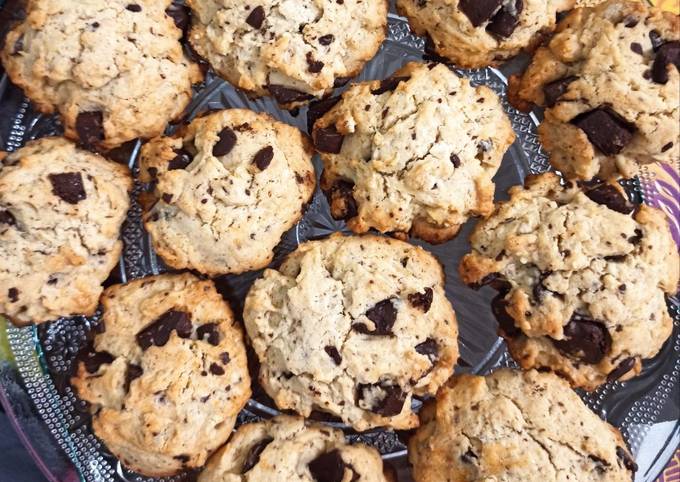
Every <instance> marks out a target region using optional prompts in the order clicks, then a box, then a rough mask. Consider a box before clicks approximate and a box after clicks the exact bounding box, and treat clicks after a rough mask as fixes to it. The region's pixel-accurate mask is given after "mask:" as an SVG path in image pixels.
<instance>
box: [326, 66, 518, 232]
mask: <svg viewBox="0 0 680 482" xmlns="http://www.w3.org/2000/svg"><path fill="white" fill-rule="evenodd" d="M313 137H314V143H315V146H316V148H317V150H318V151H319V152H320V154H321V158H322V160H323V163H324V172H323V175H322V179H321V183H322V186H321V187H322V188H323V189H324V191H325V192H326V195H327V197H328V198H329V204H330V205H331V213H332V214H333V217H335V218H336V219H346V220H347V225H348V227H349V228H350V229H351V230H352V231H354V232H357V233H363V232H366V231H368V230H369V229H376V230H378V231H380V232H383V233H388V232H389V233H395V234H397V235H401V236H405V235H406V234H409V233H410V234H411V235H413V236H415V237H418V238H421V239H424V240H426V241H428V242H431V243H439V242H444V241H447V240H449V239H451V238H452V237H454V236H455V235H456V233H457V232H458V230H459V229H460V226H461V225H462V224H463V223H465V221H467V219H468V218H469V217H470V216H475V215H486V214H488V213H490V212H491V210H492V209H493V197H494V187H495V186H494V183H493V182H492V178H493V176H494V175H495V174H496V171H497V170H498V168H499V166H500V163H501V160H502V158H503V155H504V154H505V152H506V150H507V149H508V148H509V147H510V145H511V144H512V142H513V141H514V139H515V134H514V132H513V130H512V126H511V124H510V121H509V119H508V118H507V116H506V115H505V112H504V111H503V107H502V106H501V103H500V101H499V99H498V97H497V96H496V94H495V93H494V92H493V91H491V90H490V89H489V88H487V87H473V86H471V85H470V82H469V81H468V80H467V79H461V78H459V77H458V76H457V75H456V74H454V73H453V72H452V71H451V70H449V69H448V68H447V67H446V66H445V65H443V64H430V65H426V64H420V63H416V62H411V63H408V64H406V65H405V66H404V67H403V68H401V69H400V70H398V71H396V72H395V73H394V74H393V76H392V77H390V78H388V79H386V80H384V81H377V80H376V81H371V82H364V83H360V84H356V85H353V86H351V87H350V88H349V89H348V90H347V91H346V92H344V93H343V95H342V98H341V99H340V100H339V101H338V103H337V104H336V105H335V106H334V107H332V108H331V109H330V110H329V111H328V112H327V113H325V114H324V115H323V116H322V117H321V118H320V119H319V120H317V121H316V123H315V127H314V130H313Z"/></svg>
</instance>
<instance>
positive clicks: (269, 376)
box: [243, 235, 458, 431]
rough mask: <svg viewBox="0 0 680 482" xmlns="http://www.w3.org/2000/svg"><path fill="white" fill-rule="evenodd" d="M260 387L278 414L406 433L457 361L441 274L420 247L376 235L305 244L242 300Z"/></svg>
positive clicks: (454, 330)
mask: <svg viewBox="0 0 680 482" xmlns="http://www.w3.org/2000/svg"><path fill="white" fill-rule="evenodd" d="M243 317H244V321H245V325H246V330H247V331H248V334H249V337H250V339H251V341H252V346H253V348H254V349H255V352H256V354H257V356H258V358H259V360H260V363H261V368H260V376H259V378H260V383H261V384H262V386H263V388H264V389H265V391H266V392H267V394H268V395H269V396H271V397H272V398H273V399H274V401H275V402H276V404H277V406H278V407H279V408H281V409H292V410H295V411H296V412H298V413H299V414H301V415H303V416H309V415H310V413H311V412H312V411H313V410H320V411H324V412H327V413H330V414H333V415H336V416H338V417H340V418H341V419H342V420H343V421H344V422H345V423H347V424H349V425H352V426H353V427H354V428H355V429H357V430H360V431H361V430H367V429H369V428H372V427H379V426H388V427H393V428H411V427H415V426H416V425H417V423H418V418H417V416H416V414H415V413H414V412H413V411H412V408H411V400H412V398H413V396H414V395H418V396H420V395H428V394H433V393H435V392H436V390H437V388H438V387H439V386H440V385H441V384H442V383H443V382H444V381H445V380H446V379H447V378H448V377H449V376H450V375H451V373H452V372H453V366H454V364H455V362H456V360H457V358H458V344H457V336H458V328H457V324H456V317H455V313H454V312H453V308H452V307H451V304H450V303H449V301H448V300H447V299H446V294H445V293H444V273H443V270H442V268H441V266H440V265H439V263H438V262H437V260H436V259H435V258H434V257H433V256H432V255H430V254H429V253H427V252H426V251H424V250H423V249H422V248H419V247H415V246H411V245H409V244H408V243H404V242H402V241H397V240H394V239H390V238H383V237H377V236H350V237H343V236H340V235H334V236H332V237H330V238H328V239H325V240H323V241H310V242H307V243H305V244H302V245H301V246H300V247H299V248H298V250H297V251H295V252H293V253H292V254H291V255H289V257H288V258H287V259H286V261H284V263H283V264H282V265H281V267H280V268H279V270H278V271H275V270H271V269H270V270H266V271H265V273H264V277H263V278H261V279H259V280H257V281H256V282H255V284H254V285H253V287H252V288H251V290H250V292H249V293H248V296H247V297H246V301H245V309H244V314H243Z"/></svg>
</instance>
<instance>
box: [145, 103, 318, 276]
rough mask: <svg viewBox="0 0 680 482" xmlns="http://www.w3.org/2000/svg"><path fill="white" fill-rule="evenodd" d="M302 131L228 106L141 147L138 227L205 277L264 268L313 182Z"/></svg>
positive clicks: (176, 264) (171, 258)
mask: <svg viewBox="0 0 680 482" xmlns="http://www.w3.org/2000/svg"><path fill="white" fill-rule="evenodd" d="M312 154H313V148H312V145H311V142H310V141H309V140H308V138H307V136H305V135H304V134H303V133H301V132H300V131H299V130H297V129H295V128H294V127H291V126H289V125H287V124H283V123H281V122H277V121H276V120H274V119H273V118H271V117H270V116H269V115H267V114H258V113H255V112H252V111H249V110H242V109H232V110H225V111H220V112H216V113H213V114H210V115H207V116H205V117H201V118H199V119H197V120H194V121H193V122H192V123H191V124H190V125H189V126H187V127H186V128H185V129H183V130H181V131H180V132H179V133H178V134H176V135H174V136H171V137H160V138H157V139H153V140H152V141H151V142H149V143H148V144H146V145H145V146H144V147H143V149H142V156H141V168H142V172H141V179H142V180H143V181H146V182H151V183H152V185H153V186H154V189H153V195H152V196H151V199H150V200H147V202H149V204H150V207H149V208H148V209H147V212H146V214H145V216H144V224H145V226H146V229H147V231H148V232H149V234H150V235H151V238H152V240H153V246H154V248H155V249H156V252H157V253H158V254H159V255H160V256H161V258H163V260H164V261H165V262H166V264H168V265H170V266H172V267H173V268H176V269H183V268H189V269H195V270H197V271H199V272H201V273H206V274H210V275H218V274H226V273H242V272H245V271H251V270H255V269H259V268H263V267H265V266H267V265H268V264H269V263H270V262H271V260H272V258H273V256H274V248H275V247H276V245H277V244H278V243H279V241H280V239H281V236H282V235H283V234H284V233H285V232H286V231H288V230H289V229H290V228H292V227H293V226H294V225H295V223H297V222H298V220H299V219H300V218H301V217H302V214H303V212H304V209H305V206H306V204H307V202H308V201H309V200H310V199H311V197H312V194H313V193H314V188H315V185H316V176H315V174H314V166H313V164H312V160H311V159H312Z"/></svg>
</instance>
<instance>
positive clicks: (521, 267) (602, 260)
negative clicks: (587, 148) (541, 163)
mask: <svg viewBox="0 0 680 482" xmlns="http://www.w3.org/2000/svg"><path fill="white" fill-rule="evenodd" d="M621 191H622V190H621V188H620V187H616V186H614V185H609V184H598V183H581V186H577V185H576V184H575V183H570V184H568V185H567V187H563V186H561V185H560V180H559V178H558V177H557V176H556V175H555V174H542V175H540V176H537V177H535V178H532V179H530V180H529V181H528V182H527V185H526V187H521V186H518V187H514V188H512V189H511V190H510V200H509V201H507V202H504V203H500V204H499V205H498V206H497V208H496V211H495V212H494V213H493V214H492V215H491V216H490V217H489V218H488V219H486V220H484V221H482V222H480V223H479V225H478V226H477V227H476V228H475V230H474V232H473V234H472V237H471V245H472V252H471V253H470V254H468V255H466V256H465V257H464V258H463V261H462V262H461V266H460V274H461V278H462V279H463V281H464V282H465V283H467V284H468V285H471V286H474V287H479V286H481V285H485V284H490V285H492V286H493V287H494V288H495V289H496V290H498V291H499V293H498V295H497V296H496V298H495V299H494V301H493V306H492V308H493V311H494V314H495V315H496V318H497V319H498V322H499V328H500V332H501V334H502V335H503V336H504V337H505V338H506V340H507V342H508V346H509V348H510V352H511V354H512V355H513V357H514V358H515V359H516V360H517V362H518V363H519V364H520V365H521V366H522V367H523V368H532V367H535V368H545V369H552V370H554V371H555V372H557V373H560V374H562V375H564V376H565V377H566V378H568V379H569V380H570V381H571V383H572V384H573V385H574V386H578V387H583V388H586V389H589V390H592V389H594V388H596V387H597V386H598V385H601V384H603V383H605V382H606V381H608V380H613V379H624V380H625V379H628V378H631V377H632V376H635V375H637V374H638V373H639V372H640V370H641V360H642V359H646V358H651V357H653V356H655V355H656V354H657V353H658V351H659V350H660V349H661V346H662V345H663V343H664V342H665V341H666V339H667V338H668V337H669V336H670V334H671V330H672V319H671V317H670V315H669V313H668V310H667V307H666V301H665V295H667V294H668V295H670V294H672V293H674V292H675V289H676V286H677V283H678V253H677V248H676V246H675V243H674V241H673V238H672V237H671V234H670V231H669V229H668V225H667V221H666V218H665V215H664V214H663V213H662V212H661V211H658V210H656V209H654V208H651V207H649V206H646V205H642V206H639V207H638V208H637V209H635V210H633V207H632V206H631V205H630V204H629V203H628V202H627V201H626V199H625V197H624V194H623V193H622V192H621ZM631 360H632V361H631Z"/></svg>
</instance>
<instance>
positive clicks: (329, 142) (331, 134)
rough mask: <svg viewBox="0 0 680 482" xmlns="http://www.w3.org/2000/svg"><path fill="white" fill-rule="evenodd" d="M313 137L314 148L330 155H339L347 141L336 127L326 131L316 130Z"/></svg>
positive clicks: (328, 128)
mask: <svg viewBox="0 0 680 482" xmlns="http://www.w3.org/2000/svg"><path fill="white" fill-rule="evenodd" d="M313 136H314V147H316V149H317V150H318V151H320V152H328V153H330V154H338V153H339V152H340V150H341V149H342V143H343V142H344V140H345V136H343V135H342V134H340V133H339V132H338V131H337V130H336V129H335V127H334V126H331V127H327V128H325V129H315V130H314V133H313Z"/></svg>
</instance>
